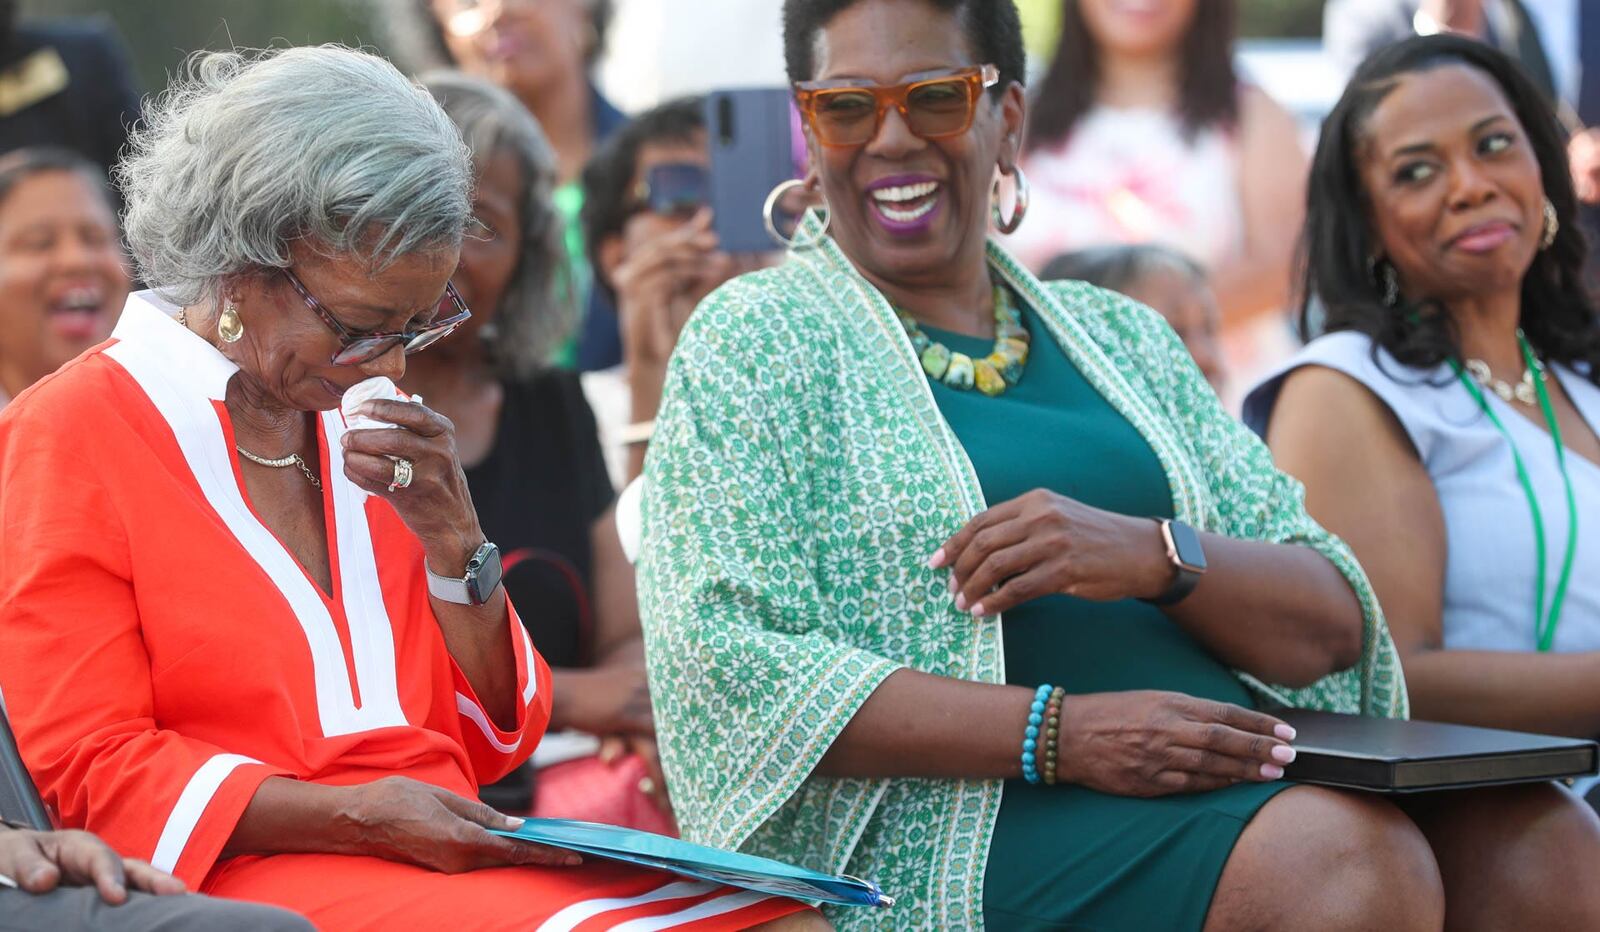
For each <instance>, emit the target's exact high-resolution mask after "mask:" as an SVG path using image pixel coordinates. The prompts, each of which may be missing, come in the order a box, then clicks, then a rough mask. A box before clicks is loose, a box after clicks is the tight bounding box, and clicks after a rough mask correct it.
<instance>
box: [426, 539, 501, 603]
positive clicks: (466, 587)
mask: <svg viewBox="0 0 1600 932" xmlns="http://www.w3.org/2000/svg"><path fill="white" fill-rule="evenodd" d="M423 568H424V569H427V572H428V593H429V594H430V595H432V596H433V597H434V598H436V599H443V600H444V601H446V602H453V603H455V604H456V605H482V604H484V603H485V602H487V601H489V599H490V598H491V597H493V595H494V591H495V590H496V589H498V588H500V548H499V547H496V546H495V545H494V544H492V543H489V542H488V541H484V543H483V546H481V547H479V548H478V549H477V550H476V551H474V552H473V554H472V559H470V560H468V561H467V573H466V575H465V576H462V577H461V578H460V579H456V578H454V577H450V576H440V575H439V574H437V573H435V572H434V571H433V570H432V569H428V567H427V564H426V562H424V564H423Z"/></svg>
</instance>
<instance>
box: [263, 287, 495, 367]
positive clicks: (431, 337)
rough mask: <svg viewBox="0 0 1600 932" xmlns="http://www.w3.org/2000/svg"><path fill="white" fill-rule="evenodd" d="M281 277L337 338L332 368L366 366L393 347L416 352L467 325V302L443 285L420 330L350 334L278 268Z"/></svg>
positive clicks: (468, 314) (408, 353) (468, 315)
mask: <svg viewBox="0 0 1600 932" xmlns="http://www.w3.org/2000/svg"><path fill="white" fill-rule="evenodd" d="M278 271H280V272H282V273H283V277H284V278H286V279H288V280H289V284H291V285H293V286H294V290H295V291H297V292H299V293H300V297H301V298H302V299H303V300H304V301H305V302H306V307H309V308H311V310H312V312H313V313H315V314H316V315H317V316H318V317H320V318H322V322H323V323H325V324H327V325H328V329H329V330H332V331H333V332H334V333H336V334H338V335H339V343H340V347H339V351H338V352H337V353H334V354H333V364H334V365H336V366H359V365H361V364H363V363H368V362H371V361H373V360H374V359H377V358H378V357H379V356H382V355H383V354H384V353H387V352H389V351H390V350H392V349H394V348H395V347H396V346H404V347H405V348H406V355H407V356H410V355H411V354H412V353H418V352H421V351H422V350H425V349H427V348H428V347H430V346H432V345H433V344H435V343H437V342H439V341H440V340H442V339H444V338H445V337H447V336H449V335H450V332H451V331H453V330H455V329H456V328H457V327H459V326H461V325H462V324H464V323H466V322H467V318H469V317H471V316H472V312H471V311H469V310H467V302H465V301H463V300H461V295H460V294H458V293H457V292H456V286H455V285H453V284H451V283H450V282H448V281H447V282H445V284H444V297H443V298H440V299H439V307H438V315H437V316H436V319H435V321H434V323H431V324H429V325H428V326H426V327H424V328H422V329H421V330H399V331H393V332H389V333H352V332H351V331H350V329H349V328H348V327H346V326H345V325H344V324H341V323H339V321H338V319H337V318H335V317H334V316H333V315H332V314H330V313H328V309H327V308H325V307H323V306H322V302H320V301H318V300H317V299H316V298H313V297H312V296H311V292H309V291H307V290H306V286H305V285H304V284H303V283H301V281H300V279H298V278H296V277H295V274H294V273H293V272H291V271H289V270H288V269H279V270H278Z"/></svg>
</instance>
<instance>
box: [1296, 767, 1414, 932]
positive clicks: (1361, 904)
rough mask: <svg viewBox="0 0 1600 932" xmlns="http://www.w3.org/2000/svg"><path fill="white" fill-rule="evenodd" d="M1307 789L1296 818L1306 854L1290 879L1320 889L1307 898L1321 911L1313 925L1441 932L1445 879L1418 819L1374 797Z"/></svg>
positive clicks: (1315, 908)
mask: <svg viewBox="0 0 1600 932" xmlns="http://www.w3.org/2000/svg"><path fill="white" fill-rule="evenodd" d="M1302 790H1303V791H1305V792H1302V794H1301V795H1302V799H1301V800H1300V806H1299V807H1298V809H1299V811H1298V812H1297V813H1296V816H1298V818H1296V819H1295V820H1294V822H1298V823H1299V824H1298V826H1297V828H1298V831H1296V832H1295V835H1296V836H1297V844H1298V845H1299V846H1300V847H1301V848H1302V850H1303V851H1304V852H1305V855H1304V856H1303V857H1302V858H1299V859H1297V861H1298V863H1297V864H1296V865H1295V867H1296V871H1295V872H1296V874H1298V877H1295V878H1289V879H1290V880H1291V881H1292V882H1296V886H1297V887H1298V888H1299V889H1301V890H1305V889H1307V888H1308V887H1309V888H1310V889H1314V890H1319V891H1321V892H1320V895H1318V896H1317V897H1316V898H1315V904H1314V906H1313V905H1312V904H1308V907H1310V911H1311V912H1314V913H1317V914H1320V915H1319V916H1318V919H1317V921H1314V922H1310V923H1308V924H1307V926H1308V927H1312V926H1314V927H1317V928H1339V929H1396V930H1402V929H1403V930H1413V929H1414V930H1427V932H1437V930H1438V929H1440V928H1441V927H1442V926H1443V924H1444V904H1445V895H1444V884H1443V881H1442V880H1441V878H1440V873H1439V865H1438V862H1437V861H1436V860H1435V858H1434V856H1433V850H1432V848H1431V847H1430V846H1429V844H1428V839H1427V837H1426V836H1424V835H1423V833H1422V831H1421V830H1420V829H1418V828H1417V826H1416V823H1414V822H1412V821H1411V819H1409V818H1407V817H1406V815H1405V813H1403V812H1401V811H1400V810H1399V809H1398V808H1396V807H1395V806H1393V805H1391V804H1389V803H1388V802H1386V801H1384V800H1382V799H1379V798H1376V797H1370V796H1364V795H1358V794H1354V793H1342V792H1338V791H1333V790H1324V789H1320V788H1316V789H1314V788H1311V787H1305V788H1302ZM1308 881H1309V882H1310V883H1309V884H1308V883H1307V882H1308Z"/></svg>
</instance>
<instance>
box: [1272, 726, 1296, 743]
mask: <svg viewBox="0 0 1600 932" xmlns="http://www.w3.org/2000/svg"><path fill="white" fill-rule="evenodd" d="M1272 733H1273V734H1275V735H1277V736H1278V737H1279V738H1282V739H1283V740H1285V741H1293V740H1294V736H1295V735H1296V734H1297V733H1298V732H1296V731H1295V730H1294V729H1293V728H1290V727H1289V726H1288V725H1277V726H1275V727H1274V728H1273V729H1272Z"/></svg>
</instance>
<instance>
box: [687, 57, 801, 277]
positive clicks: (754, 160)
mask: <svg viewBox="0 0 1600 932" xmlns="http://www.w3.org/2000/svg"><path fill="white" fill-rule="evenodd" d="M705 118H706V128H707V130H708V132H707V135H708V137H709V139H710V142H711V210H712V220H711V225H712V229H713V230H714V231H715V232H716V234H717V240H718V243H719V244H720V245H721V247H722V249H723V251H724V252H736V253H737V252H770V251H772V250H774V249H778V248H780V247H779V244H778V243H776V242H774V241H773V239H772V237H771V236H770V235H769V234H768V233H767V228H766V223H765V222H764V220H763V219H762V216H761V209H762V207H763V206H764V205H765V204H766V201H767V195H768V194H769V193H770V192H771V191H772V189H773V188H775V187H777V186H778V185H780V184H782V183H783V182H785V181H788V180H790V179H792V178H797V177H799V175H800V172H801V170H802V166H800V165H797V164H796V162H797V159H796V152H801V153H803V152H804V150H803V149H797V147H796V144H795V143H796V137H795V133H794V126H795V124H796V122H797V120H796V119H795V114H794V103H793V99H792V97H791V96H790V93H789V90H788V89H787V88H782V87H761V88H734V89H729V90H719V91H712V92H711V93H710V94H708V95H706V100H705Z"/></svg>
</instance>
